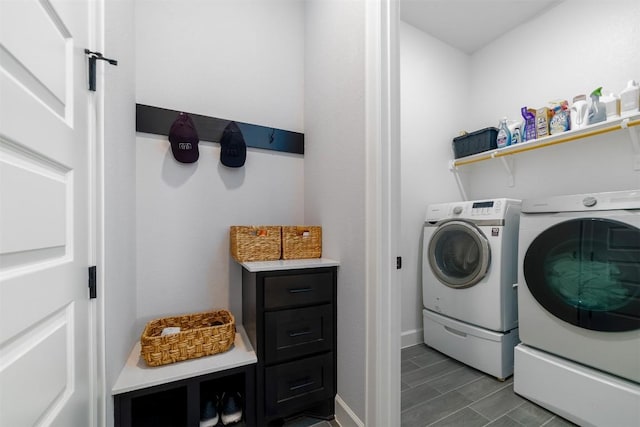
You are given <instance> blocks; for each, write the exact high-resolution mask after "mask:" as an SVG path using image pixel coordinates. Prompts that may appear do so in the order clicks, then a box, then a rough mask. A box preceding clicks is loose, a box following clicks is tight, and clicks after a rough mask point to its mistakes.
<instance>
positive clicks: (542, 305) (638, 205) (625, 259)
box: [515, 190, 640, 426]
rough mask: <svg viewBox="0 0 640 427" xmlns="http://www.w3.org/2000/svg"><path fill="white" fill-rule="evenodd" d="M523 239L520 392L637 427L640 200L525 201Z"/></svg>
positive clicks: (593, 421) (590, 417) (628, 196)
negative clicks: (595, 400) (595, 402)
mask: <svg viewBox="0 0 640 427" xmlns="http://www.w3.org/2000/svg"><path fill="white" fill-rule="evenodd" d="M519 239H520V248H519V260H520V261H519V265H520V266H521V269H520V272H519V277H518V309H519V321H520V322H519V329H520V338H521V340H522V344H521V345H520V346H518V347H519V348H518V349H516V366H515V371H516V375H515V390H516V392H518V393H519V394H522V395H523V396H525V397H527V398H529V399H531V400H534V401H536V402H538V403H539V404H541V405H542V406H546V407H549V408H551V409H552V410H554V412H557V413H559V414H560V415H562V416H564V417H566V418H568V419H570V420H573V421H575V422H578V423H579V424H581V425H605V424H606V425H617V426H625V425H629V426H631V425H633V426H637V425H640V190H636V191H619V192H610V193H599V194H581V195H571V196H562V197H551V198H547V199H539V200H525V201H524V202H523V209H522V217H521V220H520V235H519ZM532 371H533V373H532ZM535 372H537V375H536V374H535ZM547 373H549V374H550V375H546V374H547ZM595 396H598V403H599V404H598V405H592V404H589V402H590V401H594V398H595ZM603 423H604V424H603Z"/></svg>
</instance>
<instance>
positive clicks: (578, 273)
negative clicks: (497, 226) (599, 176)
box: [523, 218, 640, 332]
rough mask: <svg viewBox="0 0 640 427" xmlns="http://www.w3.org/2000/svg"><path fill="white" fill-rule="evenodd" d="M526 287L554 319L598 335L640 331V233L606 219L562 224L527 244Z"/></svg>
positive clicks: (525, 261)
mask: <svg viewBox="0 0 640 427" xmlns="http://www.w3.org/2000/svg"><path fill="white" fill-rule="evenodd" d="M523 273H524V278H525V281H526V284H527V288H528V289H529V291H530V292H531V294H532V295H533V297H534V298H535V299H536V300H537V301H538V303H540V305H542V307H544V308H545V309H546V310H547V311H548V312H549V313H551V314H552V315H554V316H556V317H558V318H560V319H562V320H564V321H565V322H568V323H571V324H573V325H575V326H578V327H581V328H584V329H590V330H595V331H606V332H622V331H631V330H636V329H640V229H638V228H636V227H633V226H631V225H629V224H626V223H623V222H620V221H615V220H612V219H604V218H581V219H574V220H568V221H564V222H561V223H558V224H556V225H554V226H552V227H550V228H548V229H546V230H544V231H543V232H541V233H540V234H539V235H538V236H537V237H536V238H535V239H534V240H533V241H532V242H531V244H530V245H529V247H528V248H527V251H526V253H525V257H524V261H523Z"/></svg>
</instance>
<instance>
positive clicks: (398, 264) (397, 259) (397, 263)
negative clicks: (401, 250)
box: [396, 256, 402, 270]
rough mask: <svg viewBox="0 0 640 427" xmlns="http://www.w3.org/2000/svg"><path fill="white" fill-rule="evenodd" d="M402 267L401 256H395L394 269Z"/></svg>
mask: <svg viewBox="0 0 640 427" xmlns="http://www.w3.org/2000/svg"><path fill="white" fill-rule="evenodd" d="M401 268H402V257H401V256H399V257H396V270H400V269H401Z"/></svg>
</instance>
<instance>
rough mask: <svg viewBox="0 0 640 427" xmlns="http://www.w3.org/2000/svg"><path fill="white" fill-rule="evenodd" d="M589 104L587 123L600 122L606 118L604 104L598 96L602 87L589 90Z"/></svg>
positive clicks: (600, 94)
mask: <svg viewBox="0 0 640 427" xmlns="http://www.w3.org/2000/svg"><path fill="white" fill-rule="evenodd" d="M589 96H590V97H591V105H589V114H587V118H588V119H589V124H590V125H592V124H594V123H600V122H604V121H605V120H607V111H606V110H605V106H604V104H603V103H602V102H600V97H601V96H602V88H601V87H599V88H597V89H595V90H594V91H593V92H591V95H589Z"/></svg>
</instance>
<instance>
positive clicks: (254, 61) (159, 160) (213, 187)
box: [135, 0, 304, 330]
mask: <svg viewBox="0 0 640 427" xmlns="http://www.w3.org/2000/svg"><path fill="white" fill-rule="evenodd" d="M135 5H136V33H135V35H136V37H135V42H136V77H137V78H136V102H138V103H142V104H149V105H154V106H158V107H164V108H170V109H175V110H181V111H187V112H192V113H197V114H203V115H208V116H214V117H220V118H225V119H230V120H238V121H243V122H248V123H254V124H258V125H264V126H272V127H276V128H281V129H286V130H292V131H297V132H302V131H303V79H304V75H303V43H304V42H303V40H304V32H303V23H304V18H303V13H304V6H303V4H302V3H300V2H298V1H296V0H275V1H269V2H260V1H249V0H239V1H238V0H236V1H234V0H218V1H202V0H154V1H150V0H140V1H137V2H136V3H135ZM170 125H171V124H170V123H168V124H167V126H170ZM199 147H200V159H199V161H198V162H197V163H193V164H182V163H178V162H177V161H176V160H175V159H174V158H173V155H172V153H171V150H170V147H169V143H168V140H167V137H163V136H157V135H150V134H140V133H139V134H138V135H137V141H136V168H137V176H136V189H137V194H138V198H137V206H136V209H137V215H136V216H137V224H136V241H137V260H138V275H137V317H138V325H137V327H138V329H140V330H141V328H142V327H143V326H144V323H145V322H146V321H148V320H149V319H151V318H155V317H162V316H165V315H168V314H178V313H188V312H196V311H204V310H211V309H214V308H227V309H230V310H231V311H232V312H233V314H234V315H235V316H236V319H238V321H240V320H241V319H242V287H241V286H240V284H241V280H242V279H241V268H240V266H239V265H238V264H237V263H235V262H234V261H233V260H232V258H231V256H230V253H229V226H230V225H260V224H263V225H269V224H275V225H286V224H300V223H302V222H303V212H304V197H303V188H304V160H303V157H302V156H300V155H293V154H288V153H280V152H275V151H268V150H258V149H252V148H250V149H248V150H247V160H246V163H245V166H244V167H243V168H237V169H236V168H227V167H225V166H222V165H221V164H220V162H219V157H220V147H219V144H217V143H211V142H202V141H201V142H200V146H199Z"/></svg>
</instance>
